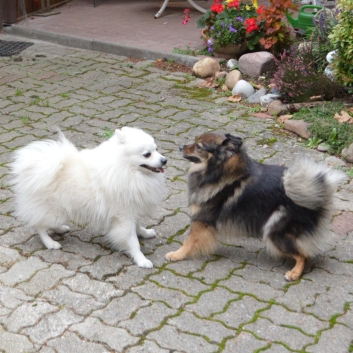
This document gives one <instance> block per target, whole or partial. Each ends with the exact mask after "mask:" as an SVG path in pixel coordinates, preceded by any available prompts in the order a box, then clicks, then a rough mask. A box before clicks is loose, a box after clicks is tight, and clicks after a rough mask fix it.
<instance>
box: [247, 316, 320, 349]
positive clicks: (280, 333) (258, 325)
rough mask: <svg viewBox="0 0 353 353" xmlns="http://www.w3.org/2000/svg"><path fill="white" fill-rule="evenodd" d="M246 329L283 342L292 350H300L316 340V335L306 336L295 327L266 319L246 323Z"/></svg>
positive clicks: (264, 337) (267, 338) (260, 335)
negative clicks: (280, 324)
mask: <svg viewBox="0 0 353 353" xmlns="http://www.w3.org/2000/svg"><path fill="white" fill-rule="evenodd" d="M244 330H248V331H251V332H253V333H254V334H255V335H256V336H257V337H259V338H262V339H266V340H270V341H273V342H282V343H284V344H285V345H287V346H288V347H289V348H290V349H292V350H300V349H302V348H303V347H304V346H306V345H308V344H309V343H313V342H314V337H309V336H306V335H304V334H302V333H301V332H300V331H298V330H296V329H293V328H288V327H282V326H277V325H273V324H272V323H271V322H270V321H268V320H264V319H258V320H256V322H255V323H253V324H248V325H245V326H244Z"/></svg>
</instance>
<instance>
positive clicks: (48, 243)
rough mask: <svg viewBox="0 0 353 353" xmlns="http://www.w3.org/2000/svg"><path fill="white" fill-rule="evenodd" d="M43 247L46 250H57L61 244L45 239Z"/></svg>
mask: <svg viewBox="0 0 353 353" xmlns="http://www.w3.org/2000/svg"><path fill="white" fill-rule="evenodd" d="M44 245H45V247H46V248H47V249H53V250H58V249H60V248H61V244H60V243H59V242H57V241H55V240H53V239H46V240H45V243H44Z"/></svg>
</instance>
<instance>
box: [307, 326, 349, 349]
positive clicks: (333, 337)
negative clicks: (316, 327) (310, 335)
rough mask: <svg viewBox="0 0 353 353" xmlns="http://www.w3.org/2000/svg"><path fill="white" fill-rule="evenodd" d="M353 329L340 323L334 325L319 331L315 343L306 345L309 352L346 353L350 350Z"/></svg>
mask: <svg viewBox="0 0 353 353" xmlns="http://www.w3.org/2000/svg"><path fill="white" fill-rule="evenodd" d="M352 337H353V330H351V329H349V328H347V327H344V326H342V325H335V326H334V327H333V328H332V329H330V330H327V331H323V332H322V333H321V336H320V339H319V342H318V343H317V344H316V345H313V346H309V347H307V349H306V350H307V351H308V352H310V353H321V352H335V353H346V352H349V351H351V348H352V346H351V344H352Z"/></svg>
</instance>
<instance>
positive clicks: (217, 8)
mask: <svg viewBox="0 0 353 353" xmlns="http://www.w3.org/2000/svg"><path fill="white" fill-rule="evenodd" d="M223 10H224V6H223V5H222V4H217V3H216V2H215V3H214V4H213V5H212V6H211V11H212V12H216V13H221V12H222V11H223Z"/></svg>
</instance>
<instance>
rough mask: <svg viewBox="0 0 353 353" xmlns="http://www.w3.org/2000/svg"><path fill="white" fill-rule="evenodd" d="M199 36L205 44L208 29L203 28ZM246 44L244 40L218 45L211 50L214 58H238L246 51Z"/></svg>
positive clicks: (207, 37)
mask: <svg viewBox="0 0 353 353" xmlns="http://www.w3.org/2000/svg"><path fill="white" fill-rule="evenodd" d="M201 38H202V39H203V40H204V42H205V43H206V44H207V41H208V39H209V36H208V29H207V28H204V29H202V30H201ZM247 49H248V46H247V45H246V42H243V43H236V44H228V45H225V46H223V47H219V48H217V49H215V50H214V51H213V55H214V56H215V57H216V58H224V59H239V57H240V56H241V55H242V54H244V53H245V52H246V50H247Z"/></svg>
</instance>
